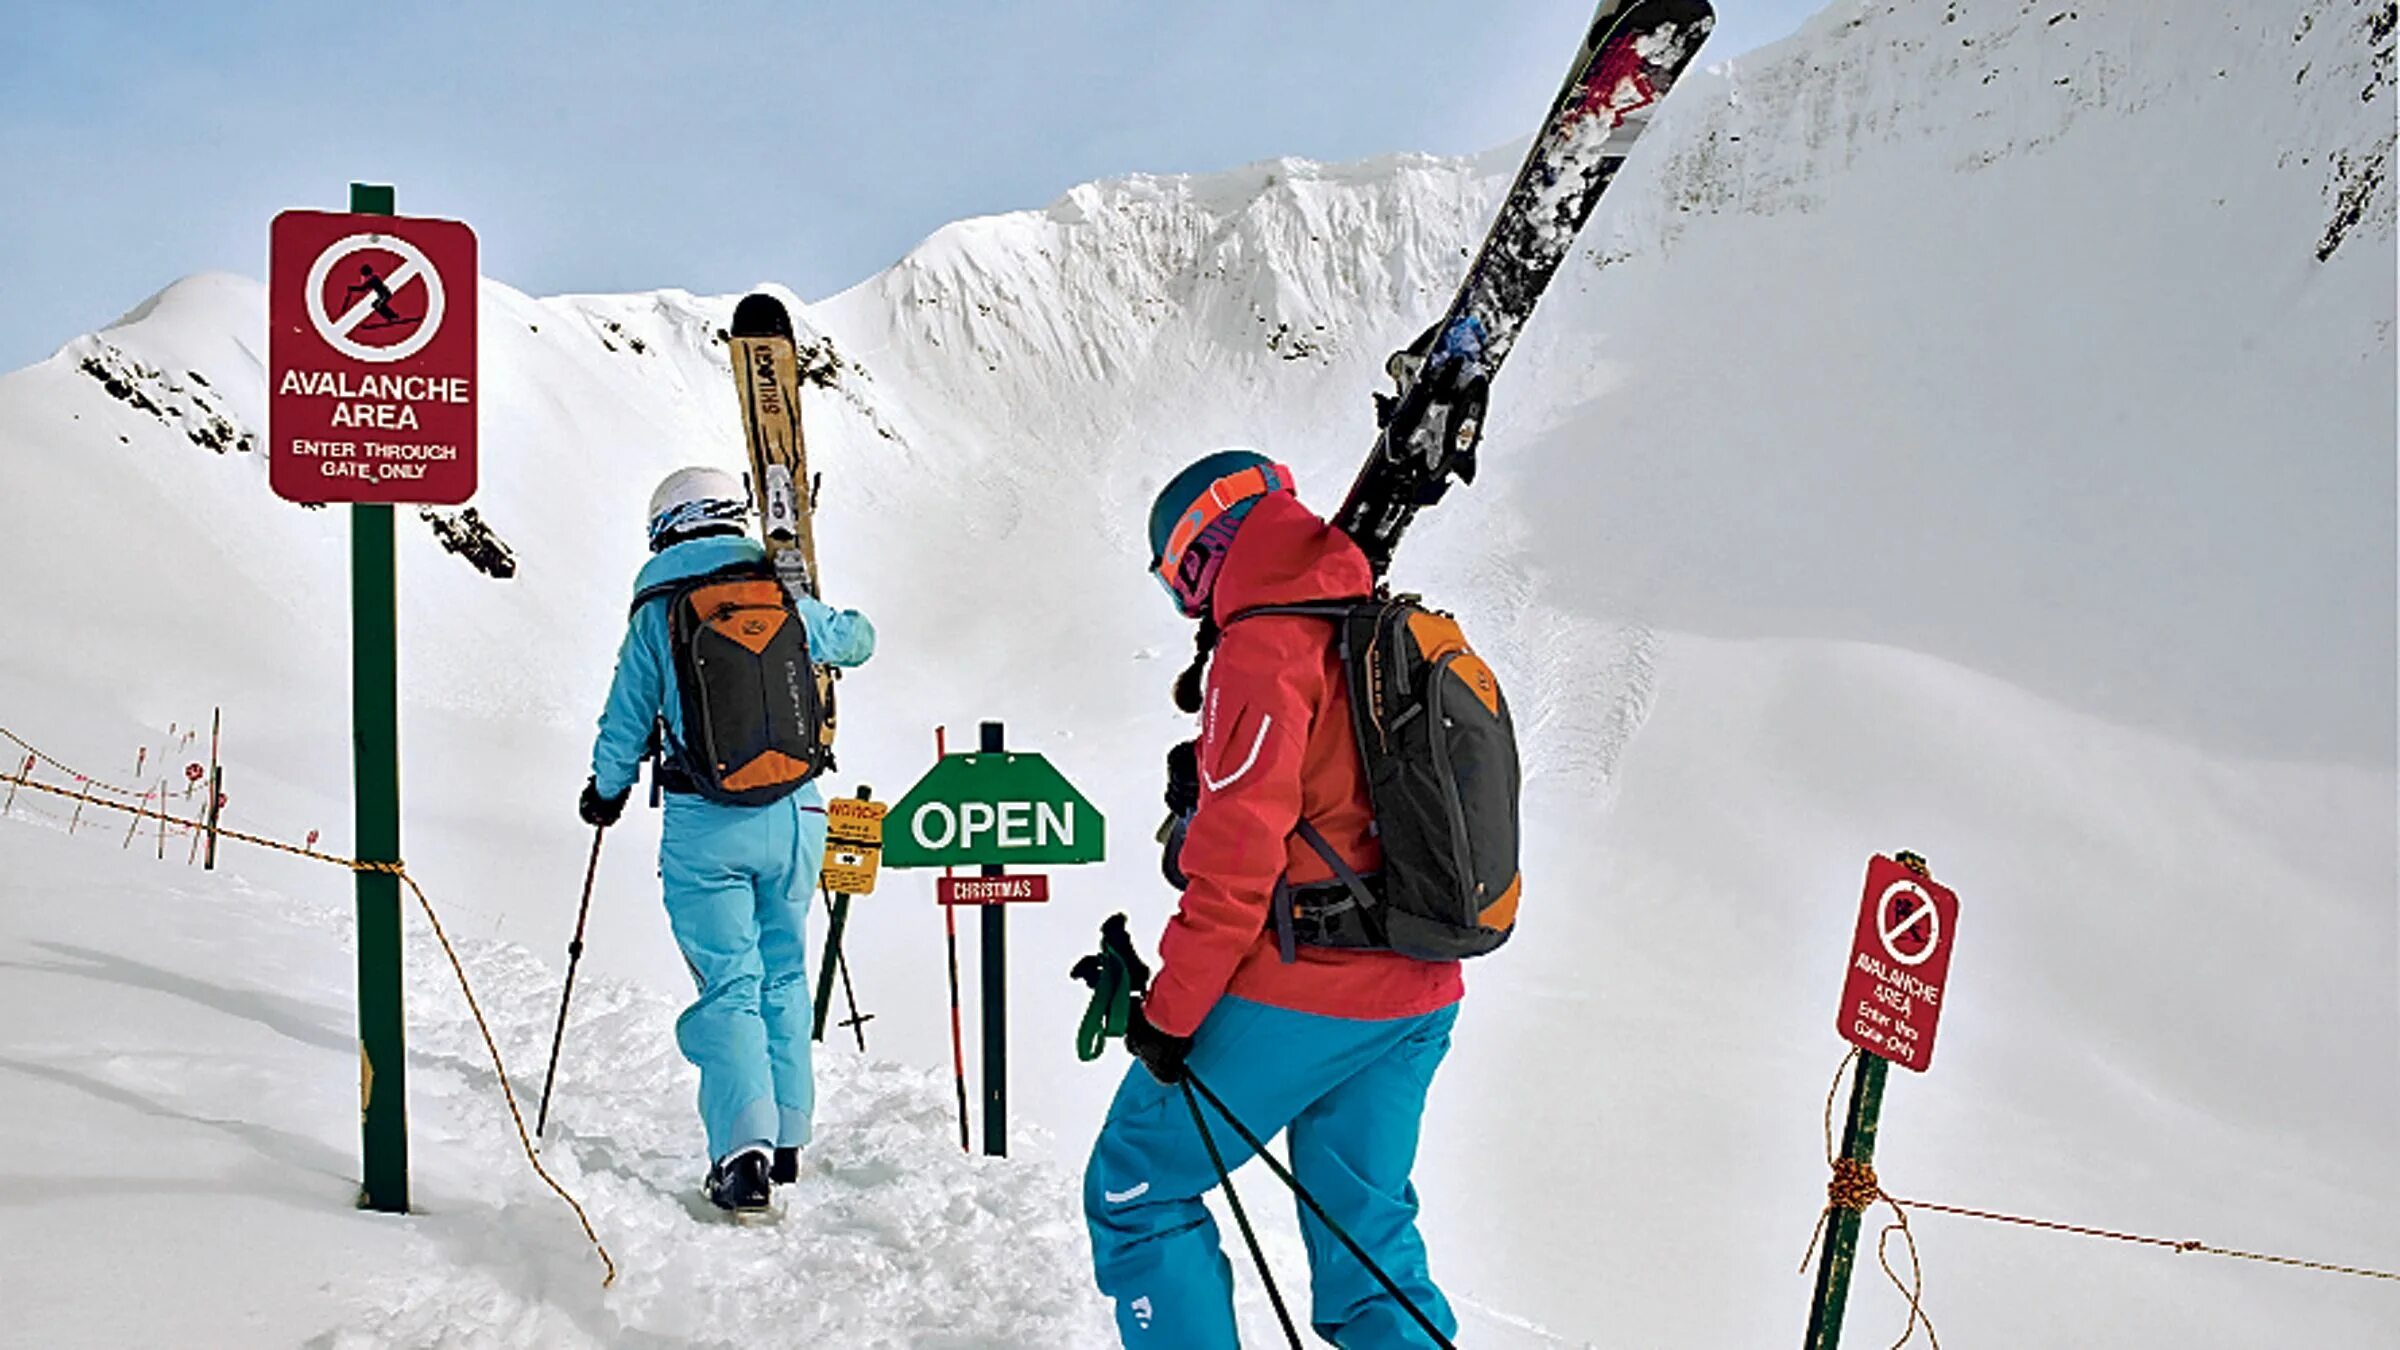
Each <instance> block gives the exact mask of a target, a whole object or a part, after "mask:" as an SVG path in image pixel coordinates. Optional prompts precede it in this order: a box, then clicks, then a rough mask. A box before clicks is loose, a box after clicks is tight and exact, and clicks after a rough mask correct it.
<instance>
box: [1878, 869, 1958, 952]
mask: <svg viewBox="0 0 2400 1350" xmlns="http://www.w3.org/2000/svg"><path fill="white" fill-rule="evenodd" d="M1875 931H1876V935H1877V936H1878V937H1880V938H1881V939H1882V940H1883V950H1884V954H1885V955H1887V956H1889V957H1891V958H1892V959H1893V960H1894V961H1897V962H1899V963H1900V964H1901V965H1904V966H1921V965H1924V964H1925V963H1926V961H1928V960H1930V959H1931V958H1932V956H1933V953H1934V950H1935V949H1936V948H1938V947H1940V946H1941V945H1942V914H1941V911H1940V910H1937V909H1935V908H1934V907H1933V898H1932V897H1931V896H1928V895H1926V894H1925V888H1924V887H1922V886H1920V885H1918V884H1917V883H1915V882H1913V881H1895V882H1893V883H1892V884H1891V885H1889V886H1886V887H1884V889H1883V897H1882V899H1881V900H1879V901H1878V902H1877V903H1876V915H1875Z"/></svg>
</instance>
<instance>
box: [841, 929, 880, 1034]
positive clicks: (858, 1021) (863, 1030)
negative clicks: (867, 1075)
mask: <svg viewBox="0 0 2400 1350" xmlns="http://www.w3.org/2000/svg"><path fill="white" fill-rule="evenodd" d="M834 961H835V963H836V964H838V965H839V966H840V967H841V971H842V1001H843V1002H844V1003H847V1004H849V1005H850V1016H849V1017H848V1018H847V1019H846V1020H844V1021H843V1023H842V1025H843V1026H846V1027H848V1028H850V1030H851V1031H852V1032H853V1033H855V1034H856V1035H857V1036H858V1053H860V1054H862V1055H863V1054H865V1053H867V1023H869V1022H872V1021H874V1020H875V1014H873V1013H862V1012H860V1011H859V1010H858V992H857V991H856V990H854V989H852V988H851V987H850V953H848V952H839V953H836V954H835V956H834Z"/></svg>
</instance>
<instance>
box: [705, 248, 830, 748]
mask: <svg viewBox="0 0 2400 1350" xmlns="http://www.w3.org/2000/svg"><path fill="white" fill-rule="evenodd" d="M726 341H727V343H728V344H729V345H730V346H731V347H732V349H733V381H734V388H735V390H736V391H737V392H738V393H739V394H740V395H741V406H742V436H743V439H744V440H746V441H747V442H748V443H749V446H750V498H751V505H752V507H753V509H754V510H756V512H757V513H758V525H759V539H760V542H761V543H763V544H765V545H766V549H767V559H768V561H769V562H770V563H772V564H773V565H774V568H775V575H776V576H777V577H779V578H781V579H782V581H783V584H784V588H785V589H786V590H788V591H790V592H791V593H792V594H793V595H795V596H800V595H806V596H811V597H816V596H819V595H821V594H822V592H821V591H820V589H819V587H820V585H821V578H820V576H819V574H818V572H817V525H816V517H817V489H818V487H819V481H818V479H817V478H816V477H815V476H812V475H811V474H810V473H809V471H808V440H807V437H806V436H805V435H804V434H803V432H802V430H801V425H800V349H799V344H798V342H797V341H796V340H795V339H794V337H793V333H792V315H791V311H789V310H787V309H785V308H784V307H783V302H782V301H781V300H778V299H776V298H775V297H774V296H771V295H766V294H762V293H752V294H750V295H745V296H743V297H742V298H741V301H740V302H739V303H738V304H736V305H735V306H734V307H733V327H732V328H731V330H730V331H729V332H728V334H727V337H726ZM816 676H817V693H818V696H819V700H820V706H822V707H823V708H824V710H825V719H824V720H825V744H826V747H827V749H828V750H829V751H830V749H831V747H832V745H833V733H834V700H833V685H834V680H835V678H836V672H835V670H834V668H833V667H831V666H827V665H822V664H820V665H818V666H817V667H816ZM826 764H827V766H828V767H830V766H831V764H832V760H831V758H830V756H829V757H828V758H827V760H826Z"/></svg>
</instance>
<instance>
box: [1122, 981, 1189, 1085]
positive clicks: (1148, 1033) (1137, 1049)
mask: <svg viewBox="0 0 2400 1350" xmlns="http://www.w3.org/2000/svg"><path fill="white" fill-rule="evenodd" d="M1125 1048H1126V1049H1128V1050H1131V1051H1132V1052H1133V1056H1134V1058H1136V1059H1138V1060H1140V1061H1141V1062H1142V1064H1143V1066H1144V1067H1146V1068H1148V1069H1149V1070H1150V1076H1151V1077H1152V1078H1155V1079H1157V1080H1158V1081H1159V1082H1161V1083H1165V1084H1168V1085H1169V1086H1172V1085H1174V1084H1176V1083H1180V1082H1182V1081H1183V1061H1184V1058H1185V1057H1186V1056H1188V1055H1190V1054H1191V1053H1192V1038H1191V1037H1189V1036H1170V1035H1168V1034H1167V1033H1165V1032H1163V1031H1160V1030H1159V1029H1158V1028H1157V1027H1154V1026H1152V1025H1150V1019H1149V1018H1148V1017H1146V1016H1144V1015H1143V1013H1142V1001H1141V1000H1140V999H1135V1000H1134V1001H1133V1015H1132V1017H1131V1018H1130V1019H1129V1020H1128V1021H1127V1022H1126V1024H1125Z"/></svg>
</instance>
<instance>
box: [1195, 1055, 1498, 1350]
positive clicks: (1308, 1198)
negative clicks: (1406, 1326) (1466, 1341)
mask: <svg viewBox="0 0 2400 1350" xmlns="http://www.w3.org/2000/svg"><path fill="white" fill-rule="evenodd" d="M1184 1081H1186V1082H1188V1083H1190V1084H1191V1085H1192V1086H1193V1087H1194V1088H1197V1089H1198V1090H1199V1092H1200V1095H1201V1096H1203V1097H1206V1098H1207V1099H1208V1104H1209V1105H1210V1106H1213V1107H1215V1108H1216V1109H1217V1114H1218V1115H1220V1116H1223V1117H1224V1118H1225V1123H1226V1124H1228V1125H1231V1126H1232V1127H1233V1132H1234V1133H1235V1134H1236V1135H1239V1136H1240V1137H1241V1141H1242V1142H1243V1143H1245V1144H1247V1145H1249V1146H1250V1150H1251V1151H1252V1152H1253V1153H1256V1154H1257V1155H1258V1157H1259V1161H1261V1162H1264V1163H1265V1164H1266V1165H1267V1170H1268V1171H1270V1172H1273V1173H1274V1174H1275V1177H1276V1179H1277V1180H1279V1181H1281V1182H1282V1183H1283V1184H1284V1185H1286V1186H1288V1187H1290V1188H1291V1191H1292V1194H1293V1195H1294V1196H1296V1197H1298V1198H1299V1201H1300V1203H1301V1204H1302V1205H1305V1206H1307V1208H1308V1212H1309V1213H1311V1214H1314V1215H1316V1216H1317V1222H1319V1223H1321V1224H1323V1225H1325V1230H1326V1231H1327V1232H1329V1233H1331V1234H1333V1235H1334V1237H1335V1238H1337V1239H1339V1240H1340V1242H1341V1244H1342V1245H1343V1246H1344V1247H1347V1248H1349V1249H1350V1254H1351V1255H1352V1256H1355V1257H1357V1258H1358V1263H1359V1264H1360V1265H1362V1266H1365V1267H1366V1268H1367V1273H1368V1274H1369V1275H1372V1276H1374V1277H1375V1282H1376V1283H1377V1284H1380V1285H1382V1286H1383V1292H1385V1293H1387V1294H1390V1295H1391V1296H1392V1297H1393V1298H1396V1299H1398V1300H1400V1306H1401V1307H1403V1308H1406V1309H1408V1315H1409V1316H1411V1317H1413V1318H1415V1319H1416V1320H1417V1325H1418V1326H1421V1327H1423V1328H1425V1334H1426V1335H1428V1336H1431V1337H1433V1341H1434V1344H1436V1345H1438V1346H1440V1347H1442V1350H1458V1347H1457V1346H1456V1345H1455V1344H1453V1343H1452V1342H1451V1340H1450V1338H1449V1337H1447V1336H1445V1335H1443V1334H1442V1330H1441V1328H1440V1327H1437V1326H1435V1325H1434V1324H1433V1319H1432V1318H1430V1317H1427V1316H1426V1315H1425V1310H1424V1309H1422V1308H1420V1307H1418V1306H1417V1305H1416V1303H1415V1301H1414V1300H1412V1299H1410V1298H1409V1296H1408V1295H1406V1294H1404V1293H1401V1292H1400V1286H1399V1285H1398V1284H1395V1283H1393V1281H1392V1277H1391V1276H1389V1275H1387V1274H1385V1273H1384V1270H1383V1267H1381V1266H1379V1265H1377V1264H1375V1258H1374V1257H1371V1256H1369V1255H1367V1249H1366V1248H1364V1247H1361V1246H1359V1245H1358V1241H1357V1239H1355V1238H1353V1237H1351V1236H1350V1234H1349V1233H1348V1232H1346V1231H1344V1230H1343V1228H1342V1226H1341V1225H1340V1224H1338V1223H1335V1222H1334V1221H1333V1216H1332V1215H1330V1214H1327V1213H1326V1212H1325V1207H1324V1206H1323V1205H1320V1204H1318V1203H1317V1197H1315V1196H1313V1195H1310V1194H1309V1193H1308V1188H1307V1187H1305V1186H1303V1185H1301V1184H1300V1179H1299V1178H1298V1177H1295V1176H1293V1175H1292V1172H1291V1169H1290V1168H1288V1167H1285V1166H1284V1165H1283V1163H1282V1162H1281V1161H1279V1160H1278V1159H1277V1158H1276V1157H1275V1155H1274V1154H1272V1153H1269V1152H1267V1146H1266V1144H1265V1143H1264V1142H1263V1141H1261V1140H1260V1139H1259V1137H1258V1136H1257V1135H1255V1134H1252V1133H1251V1132H1250V1127H1249V1126H1247V1125H1244V1124H1243V1123H1242V1122H1241V1120H1240V1119H1239V1118H1238V1117H1236V1116H1235V1115H1234V1114H1233V1112H1232V1110H1231V1109H1230V1108H1228V1107H1227V1106H1226V1105H1225V1103H1224V1101H1223V1099H1221V1098H1219V1097H1218V1096H1217V1094H1216V1093H1214V1092H1212V1091H1210V1090H1209V1087H1208V1084H1206V1083H1204V1082H1202V1081H1200V1076H1199V1075H1198V1074H1195V1073H1193V1072H1192V1071H1191V1070H1190V1069H1189V1068H1188V1067H1187V1068H1186V1069H1185V1070H1184ZM1200 1137H1201V1138H1202V1139H1206V1138H1207V1137H1208V1131H1206V1130H1202V1131H1201V1132H1200ZM1210 1152H1211V1153H1212V1154H1213V1153H1214V1152H1215V1146H1214V1145H1211V1146H1210Z"/></svg>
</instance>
